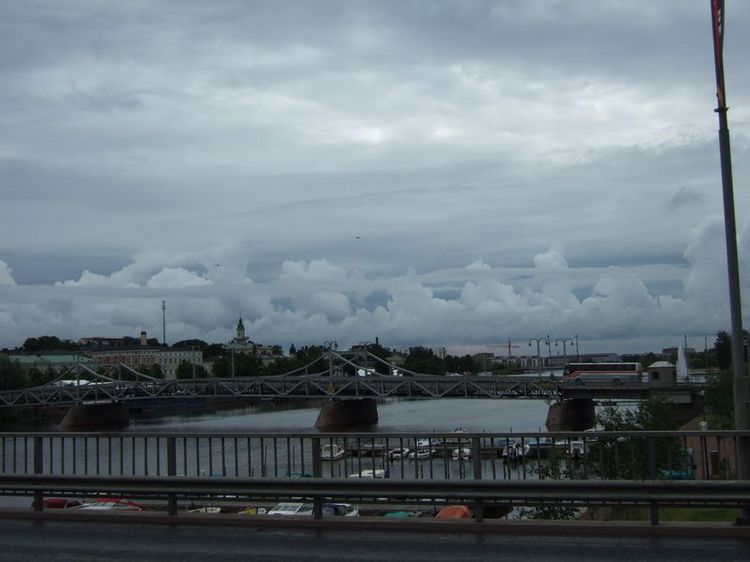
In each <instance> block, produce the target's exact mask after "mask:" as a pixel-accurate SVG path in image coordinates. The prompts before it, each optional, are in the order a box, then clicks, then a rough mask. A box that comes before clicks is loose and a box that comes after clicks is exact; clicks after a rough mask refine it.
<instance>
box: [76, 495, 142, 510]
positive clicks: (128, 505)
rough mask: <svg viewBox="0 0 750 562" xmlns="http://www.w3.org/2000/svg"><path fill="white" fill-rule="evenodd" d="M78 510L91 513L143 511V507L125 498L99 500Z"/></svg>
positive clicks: (79, 507)
mask: <svg viewBox="0 0 750 562" xmlns="http://www.w3.org/2000/svg"><path fill="white" fill-rule="evenodd" d="M77 509H86V510H91V511H106V510H116V511H143V505H141V504H139V503H137V502H134V501H132V500H127V499H125V498H99V499H97V500H96V501H91V502H86V503H84V504H81V505H79V506H78V508H77Z"/></svg>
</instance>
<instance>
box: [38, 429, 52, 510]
mask: <svg viewBox="0 0 750 562" xmlns="http://www.w3.org/2000/svg"><path fill="white" fill-rule="evenodd" d="M43 439H44V438H43V437H39V436H35V437H34V474H42V473H43V472H44V441H43ZM50 439H51V438H50ZM43 509H44V494H42V492H41V490H37V491H36V492H34V511H42V510H43Z"/></svg>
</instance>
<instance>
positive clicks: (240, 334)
mask: <svg viewBox="0 0 750 562" xmlns="http://www.w3.org/2000/svg"><path fill="white" fill-rule="evenodd" d="M234 341H235V342H237V343H247V337H245V325H244V324H243V323H242V315H240V319H239V321H238V322H237V337H235V338H234Z"/></svg>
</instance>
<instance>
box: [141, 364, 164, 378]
mask: <svg viewBox="0 0 750 562" xmlns="http://www.w3.org/2000/svg"><path fill="white" fill-rule="evenodd" d="M143 374H144V375H148V376H149V377H154V378H155V379H163V378H164V372H163V371H162V370H161V366H160V365H159V364H158V363H154V364H153V365H149V366H148V369H146V370H145V371H144V373H143Z"/></svg>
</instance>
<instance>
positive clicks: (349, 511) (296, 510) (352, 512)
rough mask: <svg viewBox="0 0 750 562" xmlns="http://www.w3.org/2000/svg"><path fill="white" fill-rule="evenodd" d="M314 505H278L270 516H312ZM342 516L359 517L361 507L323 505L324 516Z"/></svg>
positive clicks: (290, 503)
mask: <svg viewBox="0 0 750 562" xmlns="http://www.w3.org/2000/svg"><path fill="white" fill-rule="evenodd" d="M312 514H313V504H311V503H296V502H282V503H277V504H276V505H275V506H273V507H272V508H271V509H270V511H269V512H268V515H282V516H287V515H298V516H312ZM335 515H341V516H344V517H358V516H359V507H358V506H356V505H350V504H348V503H333V502H329V503H325V504H323V516H324V517H326V516H335Z"/></svg>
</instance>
